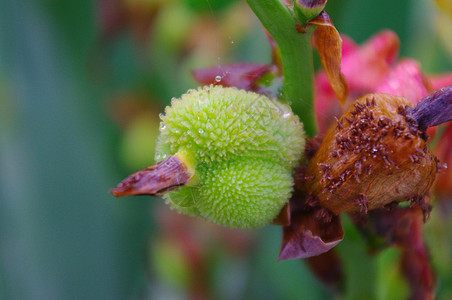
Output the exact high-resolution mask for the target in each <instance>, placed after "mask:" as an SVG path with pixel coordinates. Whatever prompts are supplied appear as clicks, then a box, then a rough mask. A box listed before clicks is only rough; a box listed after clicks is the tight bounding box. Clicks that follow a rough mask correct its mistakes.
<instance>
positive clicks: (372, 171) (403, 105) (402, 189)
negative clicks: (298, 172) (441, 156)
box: [304, 94, 437, 214]
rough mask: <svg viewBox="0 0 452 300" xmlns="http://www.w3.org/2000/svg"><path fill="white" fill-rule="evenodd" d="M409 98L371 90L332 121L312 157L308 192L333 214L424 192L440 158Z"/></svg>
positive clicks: (400, 199) (380, 204)
mask: <svg viewBox="0 0 452 300" xmlns="http://www.w3.org/2000/svg"><path fill="white" fill-rule="evenodd" d="M411 106H412V104H411V102H410V101H409V100H407V99H405V98H402V97H397V96H392V95H385V94H371V95H367V96H365V97H363V98H361V99H358V100H356V101H355V103H354V104H353V105H351V106H350V107H349V108H348V109H347V111H346V112H345V113H344V115H343V116H342V117H341V118H340V119H339V122H340V123H341V126H336V125H334V126H332V127H331V128H330V129H329V131H328V132H327V134H326V136H325V138H324V140H323V142H322V145H321V146H320V149H319V151H318V152H317V153H316V155H315V156H314V158H313V159H312V160H311V161H310V162H309V165H308V167H307V169H306V177H310V176H315V178H314V179H313V180H307V181H306V182H305V184H304V190H305V192H306V193H308V194H310V195H313V196H315V197H317V198H318V199H319V201H320V204H321V205H322V206H324V207H326V208H328V209H329V210H331V211H332V212H333V213H335V214H339V213H341V212H344V211H357V210H361V211H365V210H371V209H375V208H380V207H383V206H384V205H386V204H388V203H391V202H393V201H396V202H400V201H406V200H407V199H409V198H412V197H413V196H423V195H425V194H426V193H427V192H428V190H429V189H430V187H431V185H432V183H433V181H434V179H435V175H436V171H437V161H436V158H435V157H434V156H433V154H432V153H431V152H430V150H429V149H428V146H427V143H426V141H425V140H424V135H423V133H422V132H421V131H419V130H418V129H417V124H416V121H414V120H413V119H411V118H410V117H409V116H407V107H411Z"/></svg>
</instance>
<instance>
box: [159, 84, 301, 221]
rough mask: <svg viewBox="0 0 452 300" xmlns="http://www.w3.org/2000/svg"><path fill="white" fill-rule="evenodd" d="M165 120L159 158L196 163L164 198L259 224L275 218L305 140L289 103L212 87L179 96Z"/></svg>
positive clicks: (182, 208)
mask: <svg viewBox="0 0 452 300" xmlns="http://www.w3.org/2000/svg"><path fill="white" fill-rule="evenodd" d="M161 119H162V123H161V128H160V136H159V139H158V143H157V154H156V160H157V161H159V160H163V159H167V158H168V157H171V156H173V155H178V157H179V158H181V157H182V159H181V160H182V161H183V162H184V163H186V164H188V165H190V166H192V168H193V169H194V176H193V178H192V179H190V181H189V182H187V183H186V184H184V186H183V187H181V188H180V189H179V190H177V191H173V192H170V193H169V194H166V195H165V196H164V197H165V199H166V201H167V202H168V203H170V204H171V206H172V207H173V208H176V209H178V211H179V212H182V213H187V214H190V215H194V216H200V217H203V218H205V219H207V220H209V221H211V222H213V223H216V224H219V225H223V226H228V227H232V228H254V227H259V226H262V225H264V224H267V223H269V222H271V221H272V220H273V219H274V218H275V217H276V216H277V215H278V213H279V212H280V210H281V208H282V207H283V206H284V204H285V203H287V201H288V200H289V197H290V195H291V192H292V187H293V179H292V170H293V168H294V166H295V165H296V163H297V162H298V161H299V159H300V158H301V154H302V152H303V150H304V144H305V140H304V131H303V125H302V123H300V122H299V120H298V117H297V116H295V115H294V114H293V113H292V111H291V110H290V108H289V106H287V105H285V104H281V103H279V102H276V101H273V100H271V99H269V98H267V97H265V96H263V95H259V94H256V93H252V92H246V91H243V90H238V89H235V88H223V87H220V86H216V87H214V86H209V87H203V88H199V89H198V90H191V91H189V92H188V93H186V94H185V95H183V96H182V97H181V98H180V99H174V100H173V101H172V105H171V107H167V108H166V110H165V115H164V116H162V117H161ZM181 153H182V154H183V155H181Z"/></svg>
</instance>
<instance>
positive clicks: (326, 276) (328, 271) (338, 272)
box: [305, 249, 345, 292]
mask: <svg viewBox="0 0 452 300" xmlns="http://www.w3.org/2000/svg"><path fill="white" fill-rule="evenodd" d="M305 262H306V264H307V265H308V267H309V268H310V269H311V271H312V272H313V273H314V275H315V276H316V277H317V279H319V280H320V281H321V282H322V283H323V284H324V285H326V286H327V287H329V288H331V289H332V290H334V291H335V292H340V291H341V290H342V288H343V284H344V280H345V277H344V267H343V264H342V259H341V257H340V256H339V255H338V254H337V252H336V251H335V249H331V250H330V251H328V252H326V253H323V254H320V255H319V256H313V257H308V258H306V260H305Z"/></svg>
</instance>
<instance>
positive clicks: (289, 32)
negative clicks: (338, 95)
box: [247, 0, 317, 136]
mask: <svg viewBox="0 0 452 300" xmlns="http://www.w3.org/2000/svg"><path fill="white" fill-rule="evenodd" d="M247 3H248V5H249V6H250V7H251V9H252V10H253V12H254V13H255V14H256V16H257V17H258V18H259V20H260V21H261V23H262V24H263V26H264V27H265V29H267V31H268V33H269V34H270V35H271V36H272V37H273V39H274V40H275V42H276V44H277V45H278V47H279V50H280V52H281V58H282V65H283V72H284V84H283V88H284V100H285V101H287V102H290V103H291V106H292V109H293V111H294V112H295V113H296V114H297V115H298V116H299V117H300V120H301V121H302V122H303V124H304V127H305V130H306V133H307V134H308V135H309V136H313V135H315V133H316V131H317V125H316V122H315V114H314V109H313V98H314V92H313V89H314V66H313V58H312V45H311V40H312V34H313V31H314V28H315V27H314V26H309V27H308V28H307V31H306V33H300V32H298V31H297V29H296V28H297V26H301V23H300V22H299V20H298V19H297V17H296V16H295V15H294V14H293V13H292V11H291V10H290V9H289V8H288V7H287V6H286V5H284V3H282V2H281V1H280V0H266V1H262V0H247Z"/></svg>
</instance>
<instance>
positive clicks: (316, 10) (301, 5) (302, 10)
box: [294, 0, 327, 23]
mask: <svg viewBox="0 0 452 300" xmlns="http://www.w3.org/2000/svg"><path fill="white" fill-rule="evenodd" d="M326 2H327V0H295V1H294V9H295V12H296V13H297V15H298V17H299V18H300V19H301V20H302V21H303V23H304V22H307V21H309V20H311V19H314V18H315V17H317V16H318V15H319V14H320V12H322V10H323V9H324V8H325V5H326Z"/></svg>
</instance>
